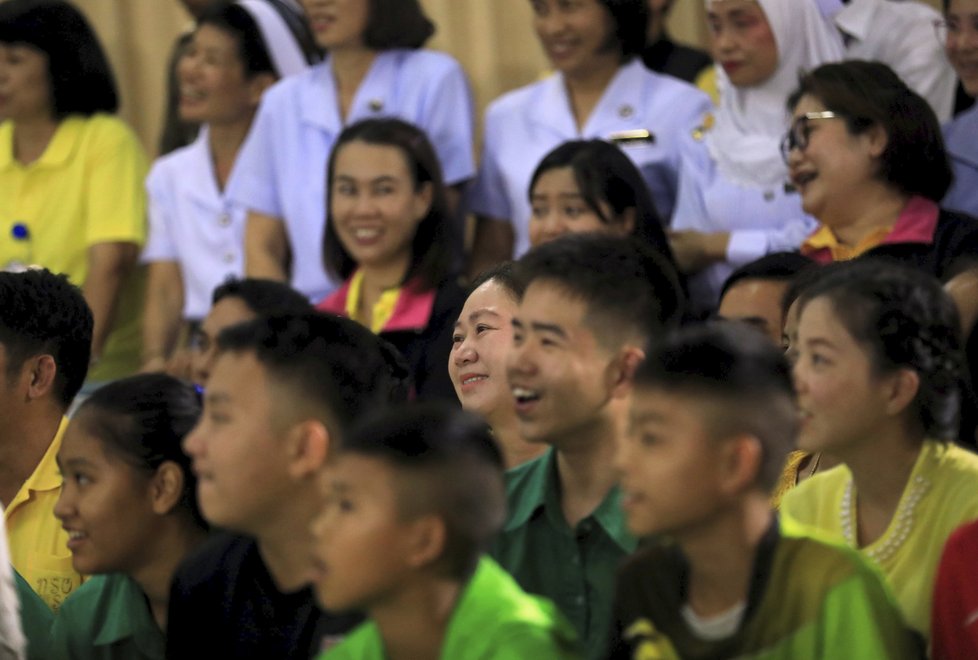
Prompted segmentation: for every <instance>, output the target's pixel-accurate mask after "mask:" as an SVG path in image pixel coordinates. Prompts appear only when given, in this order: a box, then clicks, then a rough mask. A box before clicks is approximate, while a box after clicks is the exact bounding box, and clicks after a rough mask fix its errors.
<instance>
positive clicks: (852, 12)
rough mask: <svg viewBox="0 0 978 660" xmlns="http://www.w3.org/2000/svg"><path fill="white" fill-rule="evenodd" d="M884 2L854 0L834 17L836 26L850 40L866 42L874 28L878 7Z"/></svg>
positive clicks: (881, 0)
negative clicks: (874, 18) (874, 17)
mask: <svg viewBox="0 0 978 660" xmlns="http://www.w3.org/2000/svg"><path fill="white" fill-rule="evenodd" d="M883 1H884V0H852V1H851V2H849V4H847V5H846V6H845V7H843V8H842V9H841V10H839V11H838V12H837V13H836V14H835V17H834V21H835V26H836V27H837V28H839V30H841V31H842V33H843V34H844V35H845V36H846V37H848V39H847V41H846V44H847V45H848V43H849V41H850V40H856V41H865V39H866V37H867V35H869V32H870V30H871V29H872V27H873V16H874V15H875V14H876V10H877V5H878V4H879V3H880V2H883Z"/></svg>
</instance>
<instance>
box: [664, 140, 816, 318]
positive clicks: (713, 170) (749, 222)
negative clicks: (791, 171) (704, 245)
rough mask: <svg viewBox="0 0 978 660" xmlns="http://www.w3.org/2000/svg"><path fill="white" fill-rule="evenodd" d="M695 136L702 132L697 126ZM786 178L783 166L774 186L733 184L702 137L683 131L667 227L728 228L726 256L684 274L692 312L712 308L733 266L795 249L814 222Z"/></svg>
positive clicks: (707, 229)
mask: <svg viewBox="0 0 978 660" xmlns="http://www.w3.org/2000/svg"><path fill="white" fill-rule="evenodd" d="M697 136H698V137H699V138H702V136H703V135H702V133H701V132H699V131H697ZM787 183H788V171H787V167H786V168H785V180H784V183H782V184H780V185H772V186H769V187H766V188H761V187H753V186H746V185H740V184H737V183H734V182H733V181H730V180H729V179H727V178H725V177H724V176H723V175H722V174H721V173H720V171H719V169H718V168H717V165H716V163H715V162H714V160H713V158H712V157H711V156H710V152H709V151H708V149H707V147H706V144H704V142H703V141H702V139H697V138H696V137H694V136H693V134H692V133H687V134H686V137H685V138H684V141H683V164H682V170H681V172H680V177H679V199H678V200H677V201H676V212H675V213H674V214H673V216H672V228H673V229H676V230H693V231H700V232H705V233H713V232H730V243H729V245H728V246H727V259H726V261H723V262H718V263H715V264H713V265H711V266H708V267H707V268H705V269H704V270H702V271H700V272H699V273H697V274H696V275H693V276H692V277H690V278H688V279H687V284H688V286H689V295H690V303H691V305H692V307H693V310H692V311H694V312H705V311H707V310H709V309H712V308H713V307H715V306H716V305H717V303H718V298H719V295H720V289H721V288H722V287H723V283H724V281H726V279H727V277H729V276H730V273H731V272H733V270H734V269H735V268H737V267H738V266H742V265H743V264H746V263H748V262H751V261H753V260H755V259H758V258H760V257H762V256H764V255H765V254H769V253H771V252H783V251H793V250H797V249H798V247H799V246H800V245H801V244H802V242H804V240H805V239H806V238H807V237H808V236H809V235H810V234H811V233H812V232H813V231H815V229H816V228H817V227H818V221H817V220H815V218H813V217H811V216H809V215H806V214H805V212H804V211H802V209H801V195H799V194H798V193H797V192H794V191H793V189H791V188H789V187H787V185H786V184H787Z"/></svg>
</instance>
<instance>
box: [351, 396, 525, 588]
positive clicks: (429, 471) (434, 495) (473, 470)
mask: <svg viewBox="0 0 978 660" xmlns="http://www.w3.org/2000/svg"><path fill="white" fill-rule="evenodd" d="M342 448H343V451H344V452H345V453H352V454H358V455H362V456H367V457H370V458H374V459H377V460H379V461H383V462H384V463H385V464H386V465H387V466H389V467H391V468H392V469H393V470H394V471H395V473H396V474H397V476H398V477H399V478H398V479H397V483H396V487H397V488H398V490H399V491H400V492H398V501H399V506H400V513H401V515H402V516H404V517H405V518H409V519H410V518H414V517H417V516H421V515H426V514H431V513H434V514H436V515H438V516H439V517H441V518H442V520H444V522H445V526H446V528H447V534H446V541H445V550H444V553H443V555H442V557H441V558H440V561H439V563H440V564H441V565H442V566H444V568H445V570H446V571H447V572H448V574H449V575H450V576H451V577H453V578H460V579H464V578H466V577H467V576H469V575H471V574H472V572H473V571H474V570H475V567H476V565H477V563H478V561H479V557H480V555H482V553H484V552H485V551H486V550H487V549H488V545H489V542H490V540H491V539H492V538H493V537H494V536H495V535H496V533H497V532H498V531H499V530H500V528H501V527H502V525H503V523H504V522H505V519H506V489H505V485H504V480H503V470H504V467H503V458H502V454H501V453H500V450H499V447H498V446H497V445H496V442H495V441H494V440H493V437H492V432H491V431H490V430H489V427H488V426H487V425H486V423H485V421H483V420H481V419H479V418H478V417H476V416H474V415H471V414H469V413H466V412H464V411H462V410H460V409H459V408H458V407H457V406H450V405H448V404H446V403H437V402H431V403H416V404H413V405H410V406H401V407H395V408H392V409H389V410H387V411H385V412H381V413H380V414H378V415H377V416H375V417H371V418H370V419H369V421H366V422H365V423H363V424H362V425H360V426H358V427H356V428H355V429H354V430H353V431H351V432H350V434H349V435H348V436H347V437H346V439H345V440H344V441H343V443H342ZM400 477H403V481H402V480H401V479H400Z"/></svg>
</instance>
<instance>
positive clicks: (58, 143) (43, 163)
mask: <svg viewBox="0 0 978 660" xmlns="http://www.w3.org/2000/svg"><path fill="white" fill-rule="evenodd" d="M84 120H85V118H84V117H77V116H72V117H66V118H65V119H63V120H61V122H60V123H59V124H58V128H57V129H56V130H55V131H54V136H53V137H52V138H51V142H50V143H48V146H47V148H46V149H45V150H44V153H42V154H41V157H40V158H38V159H37V160H36V161H34V162H33V163H30V164H29V165H26V166H25V165H23V164H21V163H20V162H18V161H17V160H16V159H15V158H14V122H12V121H6V122H3V123H0V169H7V168H15V167H19V168H23V169H27V168H56V167H61V166H62V165H64V164H65V163H67V162H68V161H69V160H70V159H71V155H72V153H74V151H75V149H76V148H77V147H78V141H79V139H80V138H81V128H82V126H83V125H84Z"/></svg>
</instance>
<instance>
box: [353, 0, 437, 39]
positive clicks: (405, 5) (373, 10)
mask: <svg viewBox="0 0 978 660" xmlns="http://www.w3.org/2000/svg"><path fill="white" fill-rule="evenodd" d="M369 2H370V12H369V18H368V19H367V27H366V29H364V31H363V43H364V45H365V46H366V47H367V48H370V49H372V50H389V49H392V48H411V49H415V48H421V46H423V45H424V44H425V42H426V41H428V39H430V38H431V36H432V35H433V34H434V33H435V24H434V23H432V21H431V19H430V18H428V16H427V15H426V14H425V12H424V9H422V8H421V3H420V2H419V1H418V0H369Z"/></svg>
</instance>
